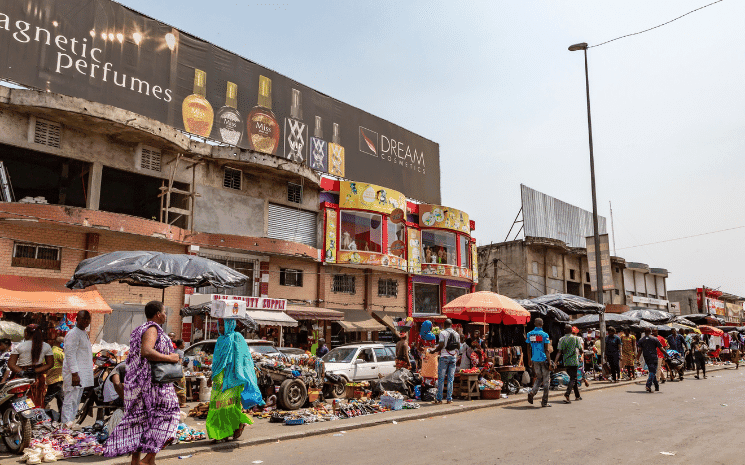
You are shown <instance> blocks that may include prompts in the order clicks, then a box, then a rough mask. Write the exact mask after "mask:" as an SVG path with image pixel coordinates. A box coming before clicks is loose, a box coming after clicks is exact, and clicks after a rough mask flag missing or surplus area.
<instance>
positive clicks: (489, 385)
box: [479, 378, 504, 391]
mask: <svg viewBox="0 0 745 465" xmlns="http://www.w3.org/2000/svg"><path fill="white" fill-rule="evenodd" d="M502 386H504V383H503V382H502V381H500V380H498V379H486V378H480V379H479V389H480V390H482V391H483V390H492V391H501V390H502Z"/></svg>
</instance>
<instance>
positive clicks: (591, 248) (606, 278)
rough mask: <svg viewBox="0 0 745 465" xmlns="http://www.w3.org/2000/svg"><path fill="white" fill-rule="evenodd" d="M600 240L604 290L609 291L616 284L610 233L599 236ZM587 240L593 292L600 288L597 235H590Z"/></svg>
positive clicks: (588, 263)
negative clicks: (596, 250) (596, 245)
mask: <svg viewBox="0 0 745 465" xmlns="http://www.w3.org/2000/svg"><path fill="white" fill-rule="evenodd" d="M598 239H599V240H600V268H601V270H600V271H601V273H603V275H602V278H601V279H602V282H603V290H604V291H608V290H611V289H615V288H616V285H615V283H614V282H613V274H612V271H611V262H610V246H609V244H608V235H607V234H602V235H600V236H599V237H598ZM586 241H587V265H588V268H589V270H588V271H589V272H590V288H591V290H592V292H595V291H597V290H598V278H597V276H598V275H597V266H596V265H597V263H595V236H588V237H587V238H586Z"/></svg>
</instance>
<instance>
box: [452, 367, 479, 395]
mask: <svg viewBox="0 0 745 465" xmlns="http://www.w3.org/2000/svg"><path fill="white" fill-rule="evenodd" d="M479 375H480V373H456V374H455V376H456V378H457V384H458V392H459V396H460V397H462V398H463V399H466V400H471V399H480V398H481V391H479Z"/></svg>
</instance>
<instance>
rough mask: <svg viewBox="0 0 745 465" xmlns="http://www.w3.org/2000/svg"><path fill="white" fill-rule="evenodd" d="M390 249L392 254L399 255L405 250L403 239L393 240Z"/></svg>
mask: <svg viewBox="0 0 745 465" xmlns="http://www.w3.org/2000/svg"><path fill="white" fill-rule="evenodd" d="M390 249H391V253H392V254H393V255H395V256H397V257H401V256H403V254H404V251H405V250H406V244H404V241H394V242H393V244H391V247H390Z"/></svg>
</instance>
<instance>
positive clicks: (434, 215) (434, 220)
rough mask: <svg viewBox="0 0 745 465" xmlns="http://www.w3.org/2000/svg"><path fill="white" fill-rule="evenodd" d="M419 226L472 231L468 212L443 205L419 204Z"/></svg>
mask: <svg viewBox="0 0 745 465" xmlns="http://www.w3.org/2000/svg"><path fill="white" fill-rule="evenodd" d="M419 226H421V227H423V228H441V229H450V230H452V231H458V232H462V233H466V234H470V233H471V223H470V221H469V219H468V213H465V212H462V211H460V210H456V209H455V208H449V207H443V206H441V205H426V204H422V205H419Z"/></svg>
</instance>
